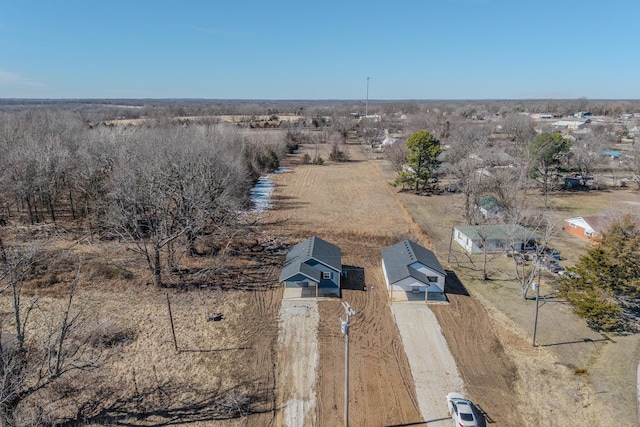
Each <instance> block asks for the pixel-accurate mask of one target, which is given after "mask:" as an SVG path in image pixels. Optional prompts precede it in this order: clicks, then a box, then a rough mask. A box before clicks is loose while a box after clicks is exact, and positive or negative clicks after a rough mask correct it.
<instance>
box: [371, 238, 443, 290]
mask: <svg viewBox="0 0 640 427" xmlns="http://www.w3.org/2000/svg"><path fill="white" fill-rule="evenodd" d="M382 259H383V261H384V266H385V270H386V272H387V277H388V279H389V281H390V282H391V283H395V282H397V281H398V280H402V279H404V278H407V277H414V278H416V279H418V280H421V281H425V279H426V276H425V275H424V274H422V273H421V272H419V271H418V270H415V269H414V268H411V267H410V266H411V265H412V264H414V263H416V262H417V263H420V264H422V265H424V266H425V267H427V268H429V269H431V270H433V271H435V272H436V273H438V274H440V275H441V276H446V274H447V273H446V272H445V271H444V268H442V265H440V262H439V261H438V259H437V258H436V255H435V254H434V253H433V252H432V251H430V250H429V249H427V248H425V247H423V246H420V245H419V244H417V243H415V242H413V241H411V240H403V241H402V242H400V243H397V244H395V245H393V246H391V247H388V248H386V249H384V250H383V251H382ZM425 283H426V281H425Z"/></svg>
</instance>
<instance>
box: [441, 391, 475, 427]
mask: <svg viewBox="0 0 640 427" xmlns="http://www.w3.org/2000/svg"><path fill="white" fill-rule="evenodd" d="M447 407H448V408H449V415H451V418H453V425H454V426H455V427H478V420H477V419H476V415H475V413H474V412H473V405H472V404H471V402H470V401H469V400H468V399H467V398H466V397H464V395H463V394H460V393H455V392H452V393H449V394H447Z"/></svg>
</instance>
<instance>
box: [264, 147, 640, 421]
mask: <svg viewBox="0 0 640 427" xmlns="http://www.w3.org/2000/svg"><path fill="white" fill-rule="evenodd" d="M350 155H351V159H352V160H351V161H350V162H348V163H337V164H325V165H323V166H312V165H301V166H298V167H295V168H294V170H293V173H288V174H281V175H276V176H274V181H275V183H276V190H275V193H274V197H275V209H274V210H273V211H270V212H269V213H268V218H269V220H270V223H271V224H274V225H276V224H277V225H276V226H275V228H274V229H273V233H274V234H276V235H279V236H288V238H289V239H291V241H292V242H293V241H299V240H302V239H304V238H306V237H308V236H310V235H318V236H320V237H322V238H324V239H326V240H328V241H331V242H333V243H335V244H337V245H338V246H340V247H341V248H342V250H343V264H345V265H352V266H358V267H362V268H363V269H364V275H365V282H366V284H367V287H368V288H369V289H370V290H369V291H367V292H362V291H351V290H346V291H345V292H344V294H343V296H344V299H346V300H347V301H349V302H350V304H351V305H352V307H354V309H355V310H356V311H357V312H359V313H361V315H358V316H356V317H355V318H354V319H353V321H352V334H351V346H352V347H351V349H352V350H351V362H350V363H351V366H350V367H351V377H350V378H351V380H350V381H351V388H350V390H351V400H350V408H349V410H350V421H351V422H352V423H353V425H402V424H409V423H415V422H423V421H424V420H423V419H422V418H421V414H420V412H419V409H418V408H419V407H420V403H419V402H418V401H417V400H416V399H417V397H416V394H415V385H414V384H413V382H412V374H411V372H410V367H409V366H408V362H407V359H406V356H405V353H404V350H403V347H402V343H401V340H400V339H399V335H398V329H397V326H396V324H395V322H394V318H393V316H392V314H391V312H390V308H389V307H390V306H389V303H388V296H387V295H386V292H384V289H383V287H384V280H383V277H382V274H381V271H380V264H379V262H380V250H381V249H382V248H384V247H386V246H388V245H390V244H393V243H395V242H397V241H399V240H401V239H403V238H412V239H414V240H416V241H419V242H421V243H423V244H425V245H426V246H428V247H430V248H432V249H433V250H434V251H435V252H436V253H437V255H438V256H439V258H440V260H441V262H442V263H443V265H444V266H445V268H447V269H448V270H450V273H449V276H450V277H449V278H450V279H451V280H450V281H449V282H448V284H447V286H448V288H447V290H448V291H449V294H448V297H449V300H450V304H448V305H432V306H430V308H431V310H432V311H433V312H434V314H435V315H436V317H437V319H438V321H439V324H440V327H441V328H442V333H443V335H444V336H445V337H446V340H447V343H448V346H449V349H450V351H451V353H452V354H453V356H454V359H455V361H456V364H457V367H458V370H459V372H460V375H461V376H462V379H463V381H464V387H463V388H464V391H465V392H466V393H467V394H468V395H469V397H470V398H471V399H472V400H474V402H476V403H477V404H478V407H479V408H480V409H481V410H482V411H483V412H484V414H485V416H486V420H487V422H488V423H495V424H496V425H514V426H515V425H531V426H537V425H569V424H575V423H576V422H579V423H588V424H592V425H602V426H606V425H618V423H619V422H620V417H621V416H622V417H625V418H626V421H627V422H628V423H629V424H634V423H636V422H637V412H636V411H635V410H634V411H627V412H626V413H625V414H624V415H621V412H625V411H623V410H622V409H621V408H624V407H626V408H635V407H636V406H637V403H636V394H635V388H636V385H635V378H636V367H637V360H638V353H639V347H638V339H637V337H635V336H633V335H631V336H606V335H600V334H598V333H595V332H593V331H591V330H590V329H589V328H587V327H586V325H585V322H584V321H583V320H580V319H578V318H577V317H575V316H574V315H573V314H572V313H571V310H570V309H569V307H568V306H567V305H565V304H563V303H562V302H561V301H559V300H557V299H555V298H554V296H553V279H552V277H551V276H549V277H543V280H542V288H541V292H542V294H543V295H545V298H544V299H543V300H542V303H541V307H540V314H539V320H538V334H537V344H538V346H537V347H535V348H534V347H533V346H532V345H531V329H532V326H533V307H534V301H533V300H523V299H522V298H521V297H520V294H519V287H518V285H517V283H515V280H513V277H512V276H513V273H512V269H513V262H512V261H511V260H510V259H508V258H506V257H504V256H501V257H496V258H494V259H491V261H490V264H489V265H490V272H491V274H490V276H491V277H490V279H491V280H489V281H486V282H485V281H482V280H479V279H480V276H481V272H480V271H479V268H477V267H476V266H474V264H473V263H472V261H473V260H469V259H464V258H463V257H462V256H461V253H460V250H459V249H458V248H456V247H455V245H454V246H453V247H452V254H451V257H450V260H451V261H450V262H446V261H447V258H448V255H449V254H448V251H449V240H450V233H451V227H452V225H454V224H456V218H459V217H460V214H459V209H460V208H459V206H458V205H459V200H457V196H455V195H441V196H429V197H425V196H415V195H412V194H408V193H397V192H396V190H395V189H393V188H391V187H390V186H388V185H387V184H386V183H387V182H389V181H391V180H392V179H393V172H392V170H391V168H390V167H389V166H388V164H387V163H386V162H385V161H384V160H380V159H375V158H371V159H368V158H367V153H363V152H362V150H361V147H360V146H357V145H353V146H350ZM292 161H295V159H293V160H292ZM637 200H638V195H637V194H636V193H635V192H633V191H629V190H619V191H615V192H602V193H589V194H584V193H576V194H572V195H563V196H559V197H557V198H556V197H554V198H552V199H551V203H550V206H551V209H553V210H554V212H557V215H558V219H559V220H560V221H561V219H563V218H566V217H570V216H573V215H578V214H583V215H587V214H592V213H595V212H596V211H598V210H599V209H601V208H603V207H606V206H608V205H610V204H612V203H636V202H637ZM574 240H576V239H574V238H572V237H571V236H568V235H567V236H565V235H564V234H562V233H560V234H558V236H557V238H556V239H554V241H553V242H552V243H553V244H554V246H556V247H557V248H559V249H560V250H562V254H563V256H564V257H565V258H566V260H565V261H564V262H565V263H570V262H575V260H577V258H578V256H579V255H580V253H581V252H580V251H581V250H582V249H583V248H584V245H583V244H581V243H579V242H577V241H574ZM476 262H477V261H476ZM371 288H373V290H371ZM318 306H319V312H320V320H319V329H318V341H319V354H320V356H319V363H318V382H317V405H316V418H315V420H316V422H317V425H339V424H340V423H341V417H342V398H343V395H342V390H343V389H342V384H343V378H342V376H343V374H342V370H343V361H342V359H343V347H344V344H343V343H344V341H343V339H342V336H341V335H340V333H339V323H338V319H339V317H340V315H341V314H343V313H344V311H343V309H342V307H341V306H340V304H339V303H338V302H337V301H325V300H322V301H320V302H319V303H318ZM560 325H561V326H560ZM613 361H615V363H612V362H613ZM424 363H425V364H428V363H429V355H428V354H425V355H424ZM575 369H588V375H587V376H586V377H584V378H581V384H580V388H579V390H578V393H577V395H576V394H575V391H576V390H575V389H576V385H577V381H576V379H577V377H576V376H575V375H574V371H575ZM281 392H282V391H280V393H281ZM391 402H393V403H391ZM443 406H444V404H443ZM576 407H579V408H580V410H579V411H576V410H575V409H576ZM444 415H445V416H446V409H445V411H444ZM448 422H450V421H449V420H448V419H447V420H446V421H445V420H444V419H443V420H432V422H429V423H428V425H446V424H447V423H448Z"/></svg>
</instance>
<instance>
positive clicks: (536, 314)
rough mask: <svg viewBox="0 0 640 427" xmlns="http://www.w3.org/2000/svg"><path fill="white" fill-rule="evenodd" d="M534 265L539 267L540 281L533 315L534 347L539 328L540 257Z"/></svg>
mask: <svg viewBox="0 0 640 427" xmlns="http://www.w3.org/2000/svg"><path fill="white" fill-rule="evenodd" d="M533 265H534V266H535V267H536V268H537V269H538V283H536V284H535V285H536V289H535V291H536V313H535V316H534V317H533V341H532V343H531V345H533V346H534V347H535V346H536V331H537V329H538V307H539V305H538V301H539V299H540V270H541V268H540V258H537V259H536V262H534V263H533Z"/></svg>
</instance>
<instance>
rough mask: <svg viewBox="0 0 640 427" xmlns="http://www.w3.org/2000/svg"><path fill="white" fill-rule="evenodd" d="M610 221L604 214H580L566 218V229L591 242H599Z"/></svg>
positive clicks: (573, 234)
mask: <svg viewBox="0 0 640 427" xmlns="http://www.w3.org/2000/svg"><path fill="white" fill-rule="evenodd" d="M609 223H610V221H609V220H608V219H607V218H606V217H604V216H602V215H593V216H578V217H575V218H568V219H565V220H564V231H566V232H567V233H569V234H571V235H572V236H576V237H578V238H580V239H582V240H586V241H587V242H590V243H597V242H598V241H599V240H600V239H601V238H602V232H603V231H604V230H605V229H606V228H607V225H608V224H609Z"/></svg>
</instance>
